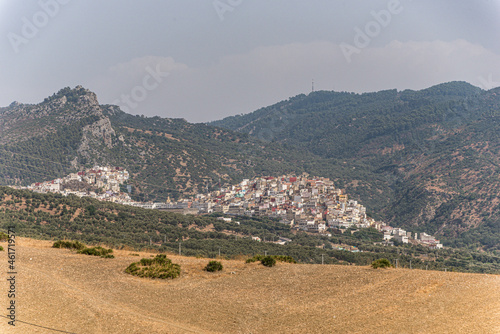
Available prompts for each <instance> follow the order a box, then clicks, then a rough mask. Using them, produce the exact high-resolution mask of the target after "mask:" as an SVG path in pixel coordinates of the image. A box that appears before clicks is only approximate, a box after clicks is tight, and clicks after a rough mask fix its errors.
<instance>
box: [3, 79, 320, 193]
mask: <svg viewBox="0 0 500 334" xmlns="http://www.w3.org/2000/svg"><path fill="white" fill-rule="evenodd" d="M315 159H317V158H315V157H314V156H313V155H312V154H307V153H306V154H302V153H300V154H297V152H292V151H289V150H286V149H284V148H283V147H282V146H281V145H278V144H273V143H265V142H262V141H260V140H255V139H252V138H251V137H250V136H248V135H246V134H240V133H238V132H234V131H228V130H225V129H222V128H214V127H211V126H207V125H205V124H191V123H188V122H186V121H185V120H183V119H166V118H160V117H153V118H147V117H140V116H133V115H129V114H126V113H124V112H123V111H121V110H120V109H119V108H118V107H116V106H110V105H100V104H99V103H98V101H97V97H96V95H95V94H94V93H92V92H90V91H88V90H86V89H84V88H83V87H81V86H78V87H76V88H75V89H70V88H64V89H62V90H60V91H59V92H58V93H56V94H54V95H52V96H51V97H48V98H46V99H45V100H44V101H43V102H42V103H40V104H35V105H26V104H20V103H13V104H11V105H10V106H9V107H6V108H1V109H0V175H1V179H0V181H1V183H2V184H28V183H31V182H35V181H44V180H50V179H54V178H58V177H62V176H64V175H66V174H67V173H68V172H72V171H76V170H80V169H82V168H84V167H92V165H94V164H99V165H115V166H121V167H126V168H127V169H128V170H129V172H130V173H131V176H132V177H131V183H132V185H134V196H135V198H136V199H140V200H146V199H162V200H165V199H167V197H168V196H170V197H174V198H177V197H180V196H185V195H193V194H195V193H197V192H199V191H200V192H201V191H207V188H208V190H212V189H214V188H216V187H218V186H219V183H222V184H223V183H228V182H235V181H241V179H242V178H244V177H252V176H255V175H275V174H283V173H288V172H297V173H301V172H303V171H304V168H303V167H299V168H297V166H302V165H307V164H308V163H310V161H314V160H315ZM306 162H307V163H306Z"/></svg>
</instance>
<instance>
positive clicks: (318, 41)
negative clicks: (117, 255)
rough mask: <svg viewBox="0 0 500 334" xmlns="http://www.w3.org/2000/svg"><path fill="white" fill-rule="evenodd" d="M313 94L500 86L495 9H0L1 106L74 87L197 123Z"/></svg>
mask: <svg viewBox="0 0 500 334" xmlns="http://www.w3.org/2000/svg"><path fill="white" fill-rule="evenodd" d="M313 79H314V85H315V89H316V90H336V91H353V92H366V91H377V90H382V89H392V88H397V89H400V90H401V89H407V88H409V89H421V88H426V87H429V86H432V85H435V84H438V83H442V82H448V81H453V80H463V81H468V82H470V83H472V84H474V85H476V86H479V87H481V88H483V89H490V88H493V87H494V86H495V87H496V86H500V1H498V0H413V1H411V0H400V1H397V0H389V1H387V0H384V1H377V0H363V1H361V0H346V1H335V0H307V1H306V0H301V1H298V0H203V1H202V0H177V1H169V0H156V1H152V0H137V1H130V0H106V1H103V0H100V1H97V0H40V1H33V0H23V1H18V0H0V106H7V105H9V104H10V103H11V102H12V101H19V102H24V103H37V102H40V101H42V100H43V99H44V98H45V97H47V96H49V95H52V94H53V93H54V92H56V91H58V90H59V89H61V88H63V87H66V86H70V87H74V86H76V85H83V86H84V87H86V88H88V89H90V90H92V91H94V92H95V93H96V94H97V96H98V99H99V101H100V103H103V104H104V103H114V104H118V105H119V106H121V107H122V109H123V110H125V111H127V112H129V113H131V114H144V115H147V116H153V115H159V116H162V117H182V118H186V119H187V120H189V121H192V122H202V121H209V120H215V119H220V118H222V117H225V116H230V115H235V114H240V113H248V112H252V111H254V110H256V109H258V108H260V107H264V106H268V105H271V104H273V103H276V102H279V101H281V100H285V99H287V98H289V97H291V96H294V95H297V94H300V93H305V94H308V93H309V92H310V91H311V83H312V80H313Z"/></svg>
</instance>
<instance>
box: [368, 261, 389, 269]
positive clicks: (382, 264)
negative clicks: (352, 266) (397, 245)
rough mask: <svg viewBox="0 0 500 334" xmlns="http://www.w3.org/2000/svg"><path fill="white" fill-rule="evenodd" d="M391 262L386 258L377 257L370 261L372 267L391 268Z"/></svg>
mask: <svg viewBox="0 0 500 334" xmlns="http://www.w3.org/2000/svg"><path fill="white" fill-rule="evenodd" d="M391 267H392V264H391V262H390V261H389V260H387V259H378V260H375V261H373V262H372V268H373V269H378V268H391Z"/></svg>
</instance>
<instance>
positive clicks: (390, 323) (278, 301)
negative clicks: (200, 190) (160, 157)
mask: <svg viewBox="0 0 500 334" xmlns="http://www.w3.org/2000/svg"><path fill="white" fill-rule="evenodd" d="M1 245H2V246H4V248H6V247H5V246H6V243H1ZM51 245H52V243H51V242H48V241H36V240H30V239H23V238H20V239H19V240H18V243H17V246H16V253H17V258H16V264H17V268H16V269H17V277H16V278H17V282H16V290H17V291H16V306H17V309H16V312H17V314H16V315H17V320H18V321H17V323H16V326H15V327H12V326H9V325H8V324H7V321H8V320H7V319H5V318H0V332H1V333H60V332H57V331H55V330H51V329H47V328H52V329H57V330H59V331H62V332H69V333H89V334H97V333H500V276H494V275H478V274H461V273H450V272H448V273H444V272H433V271H421V270H407V269H399V270H395V269H389V270H380V269H379V270H373V269H371V268H369V267H354V266H327V265H324V266H322V265H292V264H283V263H278V265H277V266H276V267H274V268H266V267H263V266H261V265H258V264H256V263H254V264H244V261H243V260H242V261H222V262H223V265H224V271H223V272H222V273H217V274H210V273H207V272H204V271H203V270H202V268H203V267H204V266H205V265H206V263H207V262H208V260H207V259H196V258H186V257H178V256H174V255H169V257H170V258H171V259H172V260H173V261H174V262H175V263H179V264H180V265H181V266H182V276H181V277H180V278H178V279H175V280H171V281H160V280H150V279H142V278H137V277H133V276H130V275H127V274H125V273H124V269H125V268H126V267H127V266H128V264H130V263H131V262H135V261H138V260H139V259H140V257H137V256H131V255H130V253H131V252H130V251H115V256H116V258H115V259H101V258H98V257H92V256H86V255H79V254H75V253H72V252H71V251H69V250H63V249H52V248H51ZM140 254H141V257H149V256H150V255H151V254H149V253H140ZM0 258H1V260H0V267H1V272H2V275H3V278H2V279H1V283H0V285H1V287H0V289H1V291H2V292H1V294H0V295H1V298H0V307H1V308H2V309H3V310H4V311H3V312H2V314H6V308H7V306H8V302H9V300H8V298H7V290H8V288H9V286H8V282H7V281H6V278H4V277H6V276H7V274H6V272H7V271H8V270H7V269H8V268H7V254H6V251H4V252H1V253H0ZM232 272H233V273H232ZM35 325H36V326H35ZM39 326H43V327H47V328H42V327H39Z"/></svg>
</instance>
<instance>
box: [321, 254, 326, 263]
mask: <svg viewBox="0 0 500 334" xmlns="http://www.w3.org/2000/svg"><path fill="white" fill-rule="evenodd" d="M321 264H325V254H321Z"/></svg>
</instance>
